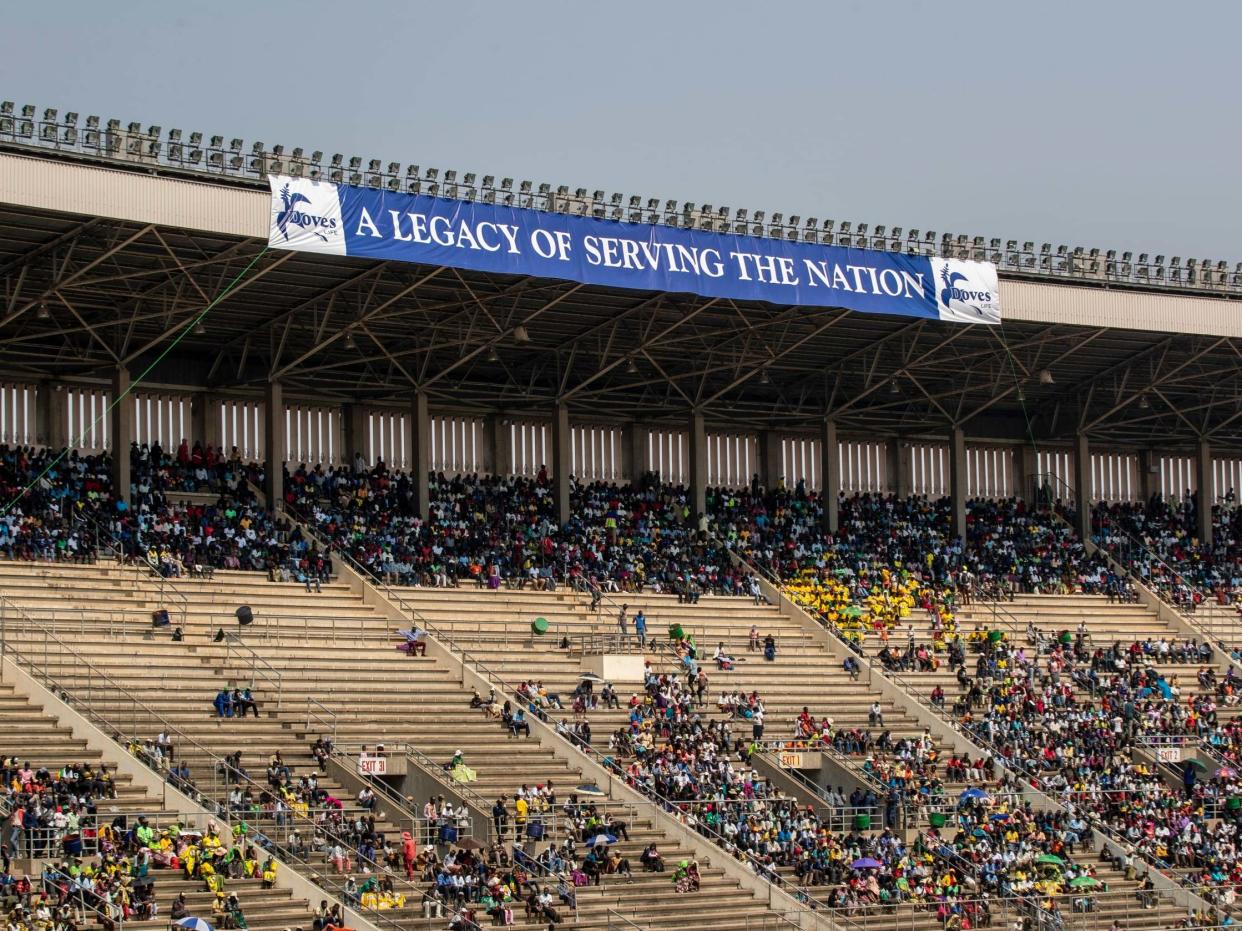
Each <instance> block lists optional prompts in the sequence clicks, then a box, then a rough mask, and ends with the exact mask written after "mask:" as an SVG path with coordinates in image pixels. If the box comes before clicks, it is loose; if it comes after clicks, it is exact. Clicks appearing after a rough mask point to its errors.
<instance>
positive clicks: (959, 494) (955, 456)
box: [949, 427, 966, 540]
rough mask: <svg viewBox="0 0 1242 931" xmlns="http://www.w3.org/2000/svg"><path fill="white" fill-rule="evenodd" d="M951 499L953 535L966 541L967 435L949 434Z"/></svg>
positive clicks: (957, 428) (955, 431)
mask: <svg viewBox="0 0 1242 931" xmlns="http://www.w3.org/2000/svg"><path fill="white" fill-rule="evenodd" d="M949 497H950V498H951V499H952V501H953V535H954V536H955V537H958V538H959V539H962V540H964V539H966V434H965V433H964V432H963V431H962V428H961V427H954V428H953V429H952V430H951V431H950V432H949Z"/></svg>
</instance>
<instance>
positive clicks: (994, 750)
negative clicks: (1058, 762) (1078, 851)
mask: <svg viewBox="0 0 1242 931" xmlns="http://www.w3.org/2000/svg"><path fill="white" fill-rule="evenodd" d="M730 552H732V553H733V555H734V558H736V559H738V560H739V561H740V562H742V563H743V564H744V565H748V566H749V565H750V563H748V562H747V561H746V560H745V559H743V558H742V557H741V556H740V555H739V554H737V553H736V552H734V551H730ZM752 568H753V567H752ZM769 580H770V579H769ZM773 584H775V585H776V586H777V588H778V590H780V583H779V580H778V581H777V582H775V583H773ZM823 626H825V629H826V630H829V631H830V632H832V629H831V628H830V627H828V626H827V625H823ZM837 636H838V639H842V640H844V638H842V637H840V635H839V634H838V635H837ZM846 645H847V647H848V646H849V644H848V642H847V643H846ZM859 659H860V660H861V661H862V662H863V663H866V665H867V668H868V671H869V673H870V674H873V675H880V676H881V677H883V678H887V679H888V680H889V681H891V682H893V683H894V684H896V685H898V686H900V687H901V688H902V689H903V690H904V691H905V692H906V693H907V694H909V695H910V696H911V697H912V698H913V699H914V700H915V701H918V702H919V704H920V706H921V707H922V708H924V709H926V710H929V711H931V712H932V713H933V714H935V715H937V716H938V717H939V718H941V720H942V721H943V722H944V723H945V725H946V726H947V727H948V728H949V729H950V731H951V732H954V733H959V734H964V735H965V736H967V737H968V738H969V739H970V740H972V741H977V742H978V744H979V745H980V746H983V747H985V748H986V749H988V750H989V751H990V752H991V755H992V759H993V761H994V762H995V763H996V765H997V766H998V767H1000V768H1002V769H1012V770H1014V771H1016V772H1019V773H1021V774H1022V775H1024V776H1026V777H1027V778H1028V779H1032V780H1035V783H1036V784H1038V777H1037V774H1035V773H1032V772H1031V771H1030V770H1028V769H1026V768H1025V767H1023V766H1021V765H1019V764H1018V763H1017V762H1016V761H1013V760H1010V759H1009V758H1007V757H1006V756H1005V755H1004V754H1003V753H1002V752H1001V750H1000V748H999V747H997V746H996V744H995V743H994V742H993V741H992V740H991V739H990V738H988V737H986V736H985V735H983V734H982V733H979V732H976V731H974V730H965V729H963V728H961V727H959V726H958V723H957V721H956V720H955V719H954V718H953V717H952V716H951V715H950V714H948V713H947V712H946V711H945V710H944V709H943V708H937V707H936V706H935V705H932V704H930V703H926V702H923V701H921V700H920V699H919V698H918V697H917V696H918V693H917V691H915V690H914V685H913V683H910V682H908V681H907V680H905V679H904V678H902V677H901V676H899V675H897V674H895V673H892V672H890V671H889V670H880V669H876V668H875V665H874V664H872V663H871V662H870V661H869V660H868V659H867V658H866V657H862V656H860V657H859ZM1036 791H1037V792H1038V793H1039V796H1040V797H1042V798H1044V799H1047V801H1048V802H1050V803H1051V804H1052V805H1054V806H1056V807H1057V808H1060V809H1061V810H1063V811H1066V812H1070V811H1071V809H1070V808H1069V807H1068V806H1067V805H1065V804H1064V803H1063V802H1062V801H1061V800H1060V799H1057V798H1056V797H1054V796H1051V795H1048V794H1046V793H1044V792H1043V791H1042V790H1040V789H1037V790H1036ZM1094 827H1095V829H1096V830H1098V831H1100V832H1101V833H1102V834H1104V835H1105V836H1106V837H1108V838H1109V839H1110V840H1112V841H1113V842H1114V843H1121V844H1124V843H1125V841H1124V838H1120V837H1118V836H1117V835H1116V834H1115V833H1114V832H1113V831H1112V830H1111V829H1110V828H1109V827H1108V826H1107V825H1094ZM1143 860H1144V862H1145V863H1147V864H1148V866H1149V867H1150V868H1151V869H1154V870H1156V871H1157V872H1159V873H1161V875H1164V876H1165V877H1166V878H1170V879H1171V877H1169V876H1168V874H1167V873H1165V872H1164V870H1161V869H1160V868H1159V866H1157V865H1156V864H1153V863H1151V862H1150V861H1148V860H1147V859H1146V858H1143ZM1171 881H1174V882H1176V880H1175V879H1171Z"/></svg>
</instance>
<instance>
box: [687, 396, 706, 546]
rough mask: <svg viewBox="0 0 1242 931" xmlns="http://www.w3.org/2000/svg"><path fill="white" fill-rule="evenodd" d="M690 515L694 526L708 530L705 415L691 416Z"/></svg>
mask: <svg viewBox="0 0 1242 931" xmlns="http://www.w3.org/2000/svg"><path fill="white" fill-rule="evenodd" d="M688 432H689V434H690V514H691V520H692V521H693V522H694V526H695V527H698V528H699V529H700V530H704V529H706V528H707V424H706V422H705V421H704V420H703V414H702V413H701V412H699V411H693V412H692V413H691V414H690V423H689V430H688Z"/></svg>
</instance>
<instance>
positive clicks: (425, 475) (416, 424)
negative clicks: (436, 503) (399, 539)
mask: <svg viewBox="0 0 1242 931" xmlns="http://www.w3.org/2000/svg"><path fill="white" fill-rule="evenodd" d="M410 480H411V481H412V482H414V503H415V506H416V507H417V508H418V516H419V517H421V518H422V519H423V520H427V516H428V514H429V513H430V512H431V414H430V412H429V411H428V409H427V395H426V393H425V392H423V391H416V392H414V397H413V398H412V399H411V401H410Z"/></svg>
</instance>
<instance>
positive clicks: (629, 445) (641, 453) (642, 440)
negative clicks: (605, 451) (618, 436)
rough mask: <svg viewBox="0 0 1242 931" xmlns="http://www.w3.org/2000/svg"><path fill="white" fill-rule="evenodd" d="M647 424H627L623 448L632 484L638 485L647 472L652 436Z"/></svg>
mask: <svg viewBox="0 0 1242 931" xmlns="http://www.w3.org/2000/svg"><path fill="white" fill-rule="evenodd" d="M648 432H649V431H648V430H647V428H646V427H645V426H643V425H642V424H638V423H630V424H626V427H625V438H624V440H623V441H622V444H621V448H622V451H623V452H624V454H625V477H626V478H627V479H628V480H629V481H630V483H631V484H634V485H637V484H638V483H639V482H641V481H642V478H643V476H644V475H646V474H647V456H648V453H649V449H648V447H649V446H650V437H649V436H648Z"/></svg>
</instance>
